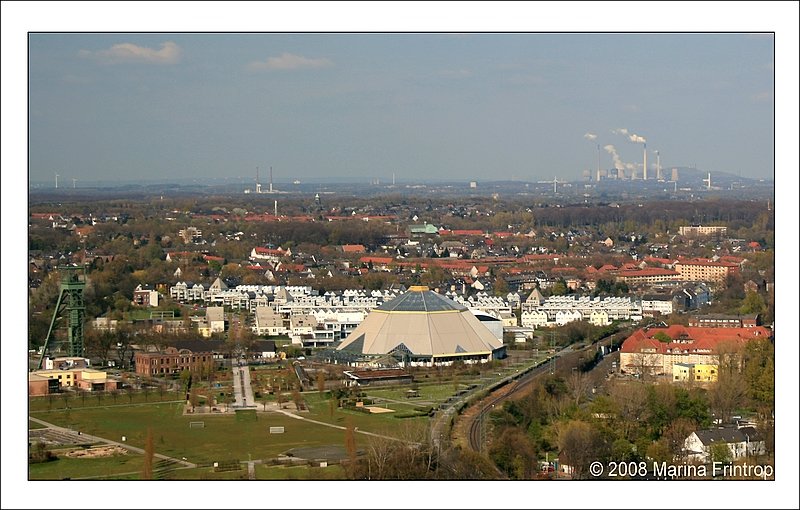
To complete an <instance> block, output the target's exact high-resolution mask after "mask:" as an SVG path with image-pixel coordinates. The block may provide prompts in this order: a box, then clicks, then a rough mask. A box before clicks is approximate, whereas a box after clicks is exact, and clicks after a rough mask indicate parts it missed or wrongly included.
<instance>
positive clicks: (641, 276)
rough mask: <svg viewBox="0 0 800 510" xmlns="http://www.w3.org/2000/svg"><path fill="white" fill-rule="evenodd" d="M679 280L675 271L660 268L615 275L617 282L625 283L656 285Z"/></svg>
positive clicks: (623, 272) (678, 275)
mask: <svg viewBox="0 0 800 510" xmlns="http://www.w3.org/2000/svg"><path fill="white" fill-rule="evenodd" d="M679 278H680V274H679V273H678V272H677V271H670V270H669V269H661V268H660V267H646V268H644V269H634V270H628V271H620V272H619V273H617V280H622V281H623V282H625V283H658V282H667V281H672V280H677V279H679Z"/></svg>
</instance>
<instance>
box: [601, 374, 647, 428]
mask: <svg viewBox="0 0 800 510" xmlns="http://www.w3.org/2000/svg"><path fill="white" fill-rule="evenodd" d="M609 397H610V398H611V401H612V402H613V404H614V407H615V408H616V409H617V411H618V421H619V423H620V424H621V426H622V432H623V435H624V436H625V438H627V439H628V440H629V441H630V440H632V439H634V438H633V431H634V430H635V429H636V428H637V427H639V426H640V424H641V421H642V418H643V417H644V413H645V410H646V409H647V390H646V388H645V386H644V385H642V384H641V383H638V382H622V381H617V382H615V383H614V384H612V385H611V387H610V388H609Z"/></svg>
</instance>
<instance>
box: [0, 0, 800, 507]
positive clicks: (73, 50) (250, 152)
mask: <svg viewBox="0 0 800 510" xmlns="http://www.w3.org/2000/svg"><path fill="white" fill-rule="evenodd" d="M1 7H2V16H0V23H2V30H0V37H2V44H0V50H2V60H1V61H0V63H1V64H2V75H1V76H2V88H1V89H0V92H1V93H2V108H0V115H1V116H2V151H0V158H2V172H0V178H2V189H1V190H0V191H2V204H1V205H2V216H1V217H2V250H3V251H2V253H3V255H2V256H3V261H4V264H3V265H2V266H1V267H0V268H1V269H2V281H3V287H2V288H3V290H2V306H1V307H0V310H2V317H3V320H2V321H0V325H1V326H2V335H1V336H2V338H3V356H2V364H3V365H2V366H3V370H2V374H0V375H1V376H2V382H3V384H2V392H3V401H4V404H6V405H5V409H6V410H7V411H8V410H9V409H10V410H11V412H10V413H4V426H3V427H2V434H3V449H2V456H3V462H2V477H0V480H2V482H1V483H2V485H3V490H2V491H0V494H2V498H3V507H7V506H9V504H11V505H12V506H14V507H19V508H35V507H37V506H39V507H40V506H41V498H31V497H30V494H32V493H34V492H42V491H43V490H44V491H46V490H60V489H63V487H61V486H60V484H59V483H58V482H37V483H35V484H31V483H30V482H28V481H27V480H26V470H25V467H24V458H25V457H24V455H25V441H24V439H22V440H21V439H20V438H24V437H25V436H26V434H27V432H26V431H27V427H26V425H25V424H26V423H27V419H26V417H25V416H24V414H23V413H22V412H19V413H14V410H15V409H18V410H21V409H24V408H25V395H24V390H22V391H21V389H22V388H24V386H21V385H20V380H22V379H23V378H24V377H25V375H26V370H25V364H24V361H23V362H20V360H24V359H25V350H24V345H25V343H26V342H25V340H24V339H22V338H21V334H24V332H23V331H22V328H20V327H19V319H20V317H24V316H25V315H26V310H25V305H24V300H22V299H20V297H19V296H20V295H21V294H20V293H21V292H24V290H23V289H25V288H26V285H27V282H26V271H25V270H23V269H22V268H23V267H26V264H27V250H26V249H25V245H24V242H22V239H24V237H25V234H26V232H25V229H26V225H27V215H26V210H27V206H26V205H27V204H26V200H27V193H26V192H27V190H28V187H27V186H28V185H29V184H30V183H43V184H42V185H45V186H47V185H50V183H53V184H54V180H55V174H59V179H60V183H59V186H60V187H64V186H71V185H72V184H73V181H72V179H76V181H74V182H75V184H76V186H78V187H80V186H81V185H90V184H92V183H97V182H99V181H103V182H106V183H114V182H129V181H131V180H150V179H166V180H179V179H189V178H197V179H201V180H202V179H211V178H222V179H233V180H235V181H238V180H239V179H247V178H254V174H255V168H256V167H260V169H261V179H262V182H264V180H265V177H264V176H265V175H267V172H268V168H269V167H270V166H272V167H273V169H274V176H275V180H276V182H281V181H285V180H289V179H292V180H293V179H301V180H314V179H316V180H324V179H326V178H330V177H341V178H345V177H349V178H351V179H356V180H363V181H369V180H372V179H375V178H380V179H383V180H386V179H390V178H391V174H392V173H395V174H396V176H397V178H398V180H401V181H402V180H403V179H407V180H419V179H460V180H476V179H477V180H481V179H485V180H490V179H491V180H494V179H511V178H514V179H519V180H538V179H552V178H553V177H554V176H558V178H559V179H577V178H579V177H580V176H581V174H582V172H583V171H584V170H591V169H594V168H595V167H596V164H597V152H598V151H597V145H598V144H599V145H600V146H601V151H600V154H601V166H602V167H603V168H611V167H613V165H614V160H613V156H612V154H611V152H610V151H608V150H606V149H605V146H607V145H613V146H614V151H615V152H616V153H617V156H618V157H619V159H620V162H621V164H624V165H627V164H639V165H641V162H642V149H643V146H642V144H641V143H640V141H639V140H640V138H639V137H641V138H644V139H646V141H647V148H648V151H650V155H649V156H648V162H649V163H650V164H651V165H652V163H653V160H654V158H653V156H654V155H655V153H654V152H653V151H656V150H658V151H659V153H660V155H661V161H662V166H664V167H665V168H667V167H673V166H696V167H697V168H698V169H702V170H708V171H711V172H717V171H722V172H730V173H734V174H740V175H742V176H743V177H753V178H765V179H772V178H774V179H775V181H776V201H775V211H776V245H777V249H776V267H777V271H778V272H779V273H780V276H779V282H778V285H777V287H776V289H777V290H776V291H777V292H778V294H779V299H777V300H776V301H777V305H776V306H777V311H776V331H777V332H779V340H778V341H777V342H776V344H777V345H778V350H779V351H780V353H781V356H779V357H778V358H777V360H776V364H777V366H776V372H777V373H779V374H781V376H780V377H781V381H782V382H783V383H788V384H779V385H778V386H777V389H776V399H777V401H778V402H779V406H778V409H779V414H780V416H779V420H778V430H777V435H778V441H780V445H781V451H782V452H789V453H787V454H786V455H780V456H778V458H777V468H776V472H777V476H778V480H777V481H776V482H767V483H765V484H764V485H763V486H762V485H761V484H759V486H758V487H759V489H765V490H758V491H752V490H747V489H748V488H751V487H749V486H748V487H743V488H744V489H745V490H731V487H733V485H729V484H725V486H724V487H723V486H720V485H718V484H713V485H711V486H709V485H707V484H702V485H703V486H702V487H701V488H702V490H703V493H704V494H705V495H706V497H707V498H709V497H710V500H713V501H715V502H716V503H717V504H721V505H726V504H727V505H728V506H732V507H749V508H761V507H765V506H774V507H776V508H777V507H781V505H787V506H784V507H785V508H791V507H793V506H794V507H796V505H797V490H796V486H795V484H794V480H796V479H797V476H798V471H797V470H798V463H797V460H798V459H797V437H798V434H797V424H798V419H797V418H798V416H797V401H798V397H797V386H798V385H797V370H796V366H795V365H796V363H795V362H793V360H796V359H797V342H796V341H793V339H794V340H796V339H797V337H798V334H799V333H798V325H797V321H796V316H797V315H796V310H797V296H796V295H795V294H796V293H792V287H793V286H792V285H791V282H797V281H798V266H800V264H798V236H797V221H798V211H797V198H796V196H797V195H796V193H797V189H798V182H797V181H798V157H797V151H798V148H797V147H798V146H797V140H798V139H800V136H798V111H799V109H798V96H800V94H798V71H797V67H798V61H800V58H798V47H799V46H800V45H799V44H798V26H797V25H798V18H799V16H798V3H797V2H726V3H719V2H460V3H458V4H455V3H451V2H422V3H418V2H402V3H397V2H369V3H367V2H363V3H362V2H352V3H351V2H225V3H221V2H193V3H183V2H147V3H145V2H57V3H48V2H2V4H1ZM189 32H198V33H196V34H195V33H192V34H190V33H189ZM220 32H226V33H220ZM245 32H252V33H247V34H244V33H245ZM256 32H257V33H256ZM344 32H346V33H344ZM356 32H358V33H360V34H358V35H353V33H356ZM398 32H399V33H398ZM565 32H566V33H565ZM598 32H603V33H604V34H597V33H598ZM634 32H639V33H638V34H637V35H632V33H634ZM734 32H735V33H734ZM756 32H774V34H775V35H774V37H771V36H766V35H763V34H761V35H754V33H756ZM390 33H392V34H390ZM555 33H558V35H556V34H555ZM591 33H594V34H597V35H588V34H591ZM746 33H747V34H750V35H747V34H746ZM625 34H627V35H625ZM623 130H626V131H627V134H626V133H625V132H624V131H623ZM593 136H596V138H593ZM631 137H633V140H631ZM26 177H27V179H26ZM782 282H787V283H786V284H784V283H782ZM784 339H785V340H787V341H786V342H783V341H782V340H784ZM12 348H13V349H12ZM13 404H17V405H13ZM6 415H9V419H6ZM88 483H89V484H90V485H88V486H87V487H88V488H90V489H91V491H92V494H94V495H95V496H97V497H95V498H90V499H86V498H84V499H83V500H81V505H84V506H85V507H86V508H101V507H102V506H103V505H107V504H108V501H110V500H111V498H113V500H114V501H115V505H117V506H119V508H133V507H135V506H137V505H138V506H141V505H143V504H145V503H142V500H141V499H137V498H127V499H126V498H122V499H120V498H119V497H118V496H119V494H122V491H124V490H127V489H129V488H130V487H127V486H126V487H121V486H120V484H117V483H114V482H105V483H97V484H95V483H92V482H88ZM141 483H142V485H139V484H137V485H136V487H134V489H140V488H144V489H145V490H151V491H155V492H154V494H157V495H158V497H156V498H154V499H153V501H160V502H161V503H159V504H161V505H163V502H164V501H166V500H169V504H170V506H173V507H175V508H201V507H204V506H208V505H213V506H215V507H219V508H224V507H227V506H231V505H233V506H241V501H245V500H247V502H248V503H253V504H254V505H261V506H263V505H264V502H265V501H269V502H270V503H269V504H273V505H274V503H276V502H277V506H278V507H280V506H282V505H281V504H280V503H286V505H287V506H289V505H295V506H296V500H295V499H293V496H294V495H296V494H298V493H302V501H303V503H302V504H303V506H315V505H318V506H320V507H326V508H360V507H361V508H369V507H372V506H374V505H375V500H374V499H373V498H358V497H353V495H354V494H359V493H366V491H367V490H368V491H369V493H370V494H376V493H377V494H383V495H387V494H388V495H389V496H388V497H384V498H383V499H381V500H380V501H381V505H383V506H385V507H387V508H403V507H406V508H408V507H413V506H420V507H425V506H430V505H431V504H434V505H436V506H439V507H442V508H447V507H450V506H451V505H453V504H454V503H457V504H458V506H459V507H460V508H488V507H490V506H497V501H498V499H497V498H498V494H500V493H501V492H502V500H501V501H502V506H504V507H509V508H512V507H514V508H525V507H531V506H536V505H538V506H549V505H553V506H555V505H559V506H564V501H567V506H570V505H578V506H593V507H597V508H604V507H605V508H612V507H613V508H617V507H620V505H622V506H621V507H625V506H626V505H630V507H637V506H640V505H642V504H644V505H649V504H651V502H652V504H653V505H655V506H658V505H660V504H663V505H670V501H669V498H666V499H663V503H661V501H662V500H659V501H654V500H653V499H652V497H650V495H651V492H652V489H654V488H655V489H656V490H658V489H661V490H662V491H663V486H662V487H653V484H650V483H641V484H634V485H635V486H628V485H626V486H625V490H626V492H628V493H631V497H629V498H624V499H623V500H621V499H619V498H613V497H612V498H598V497H597V495H596V494H597V491H596V490H591V491H584V490H580V489H581V488H583V487H581V486H580V485H576V486H575V487H576V488H578V490H576V491H571V492H570V494H568V496H567V498H566V499H565V498H564V494H565V493H564V491H563V490H558V491H555V490H553V488H552V487H550V486H547V487H542V486H541V484H538V485H535V486H532V485H531V484H530V483H524V482H523V483H515V484H510V485H509V484H503V485H502V486H500V485H497V486H496V487H495V486H494V485H489V486H486V487H483V488H481V490H475V485H474V484H470V483H469V482H461V483H459V482H454V483H452V484H447V485H446V487H442V486H441V485H432V484H414V483H413V482H410V483H411V485H412V487H411V489H412V490H411V491H409V490H408V488H409V484H408V483H402V484H401V483H388V484H386V483H384V484H381V483H379V482H370V483H369V485H364V484H361V483H357V482H349V483H348V485H347V486H346V487H345V489H346V490H345V491H336V490H334V489H333V488H332V487H331V486H330V485H325V484H322V483H319V484H313V483H308V484H306V483H303V484H302V485H301V483H300V482H295V483H284V482H275V483H274V484H271V485H270V487H271V489H270V490H269V491H266V492H265V491H260V490H256V491H248V494H249V495H245V494H242V491H236V490H235V489H237V488H238V489H241V486H239V487H232V486H230V485H227V484H226V483H224V482H221V483H220V487H219V488H221V489H223V490H216V491H208V490H207V489H205V488H204V487H203V486H202V485H199V484H200V483H201V482H198V483H197V484H193V483H192V482H185V483H182V485H181V486H180V487H181V489H186V488H189V489H190V490H188V491H186V490H181V491H171V490H170V489H172V488H174V487H175V486H174V485H172V484H156V486H155V487H153V486H152V485H151V484H148V483H146V482H141ZM560 487H561V486H559V488H560ZM570 487H572V486H570ZM618 487H620V486H617V485H610V486H604V484H603V483H600V484H594V485H592V488H593V489H594V488H600V489H601V490H603V489H609V488H611V489H614V488H618ZM193 488H194V489H198V490H194V491H193V490H191V489H193ZM298 488H299V489H300V491H298ZM442 488H444V489H445V490H441V489H442ZM697 488H698V485H697V484H696V483H694V484H689V485H686V484H683V483H681V482H677V483H674V484H670V486H669V489H670V490H672V492H675V493H680V489H686V490H688V491H694V490H696V489H697ZM224 489H232V490H224ZM320 489H321V490H320ZM398 489H399V490H398ZM485 489H488V490H485ZM495 489H497V490H495ZM675 489H677V492H676V490H675ZM788 491H791V492H788ZM603 492H604V493H606V494H608V493H609V492H608V491H603ZM784 492H786V495H791V496H792V498H794V499H792V498H784V499H778V498H779V497H782V496H779V495H782V494H783V493H784ZM235 493H237V494H236V496H235V497H234V496H232V494H235ZM178 494H179V496H180V498H178V497H177V495H178ZM334 494H337V495H336V496H334ZM397 494H413V495H414V496H418V498H417V500H410V499H409V498H406V497H395V496H396V495H397ZM765 494H768V495H771V496H769V497H770V498H771V499H769V500H766V499H765ZM104 496H107V497H104ZM239 497H243V498H245V499H244V500H243V499H239ZM231 498H234V499H231ZM236 501H239V503H236ZM534 501H535V502H534ZM624 501H629V502H630V503H625V502H624ZM643 501H645V502H647V503H642V502H643ZM784 501H785V503H784ZM542 504H543V505H542ZM98 505H100V506H98Z"/></svg>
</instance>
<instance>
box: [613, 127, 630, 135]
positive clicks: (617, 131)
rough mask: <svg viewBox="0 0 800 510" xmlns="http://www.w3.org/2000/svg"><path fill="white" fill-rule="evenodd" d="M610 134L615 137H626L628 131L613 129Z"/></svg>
mask: <svg viewBox="0 0 800 510" xmlns="http://www.w3.org/2000/svg"><path fill="white" fill-rule="evenodd" d="M611 132H612V133H614V134H615V135H627V134H628V130H627V129H625V128H619V129H614V130H612V131H611Z"/></svg>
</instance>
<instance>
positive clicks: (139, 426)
mask: <svg viewBox="0 0 800 510" xmlns="http://www.w3.org/2000/svg"><path fill="white" fill-rule="evenodd" d="M515 369H516V368H514V367H511V368H497V370H494V371H493V372H492V373H489V372H487V371H484V376H485V377H487V376H489V375H491V376H492V377H494V378H497V379H499V378H500V377H501V375H498V374H496V373H494V372H498V373H500V374H502V375H507V374H509V373H513V372H514V370H515ZM256 372H257V376H266V377H269V375H277V374H279V373H281V372H280V371H274V370H269V371H268V370H263V371H262V370H258V371H256ZM481 382H483V383H485V382H486V379H484V380H483V381H481V379H480V378H479V377H477V376H476V377H465V376H461V377H457V378H451V379H449V380H441V379H438V378H437V377H436V376H431V377H429V378H426V379H421V380H419V382H418V384H416V385H415V388H416V389H417V390H418V392H419V395H420V396H419V397H416V398H411V399H409V398H406V391H407V390H408V388H409V387H408V386H402V387H388V388H386V387H385V388H380V387H376V388H366V389H362V391H363V392H365V393H366V395H367V397H366V398H376V399H379V400H380V399H388V400H380V403H379V404H378V405H379V406H381V407H388V408H390V409H393V410H395V411H396V412H395V413H385V414H383V413H382V414H369V413H366V412H360V411H356V410H351V409H341V408H338V407H335V406H331V399H330V395H329V394H328V393H322V394H320V393H317V392H308V393H304V394H303V399H304V400H305V403H306V405H307V408H308V410H307V411H303V412H300V413H296V414H297V416H300V417H303V418H306V420H299V419H296V418H293V417H291V416H287V415H285V414H282V413H276V412H247V413H244V414H242V413H237V414H233V413H231V414H210V415H206V414H192V415H184V414H183V408H184V401H183V397H184V395H183V394H182V393H181V394H177V393H164V394H163V395H161V394H159V392H158V391H152V392H151V393H150V394H149V395H144V394H143V393H142V392H135V393H130V394H129V393H126V392H122V393H120V394H118V395H117V398H116V402H115V401H114V399H113V398H112V397H111V396H110V395H104V396H101V397H100V398H98V397H97V396H96V395H89V396H87V397H86V398H85V399H83V398H81V397H79V396H74V395H73V396H70V397H67V399H64V398H63V397H62V396H55V397H53V398H48V397H36V398H31V399H29V410H30V413H31V415H32V416H35V417H38V418H40V419H43V420H45V421H48V422H51V423H54V424H56V425H59V426H62V427H67V428H71V429H73V430H80V431H83V432H84V433H86V434H91V435H95V436H99V437H102V438H106V439H109V440H113V441H121V438H122V436H125V437H126V442H127V443H128V444H130V445H132V446H135V447H138V448H144V443H145V437H146V434H147V430H148V428H150V429H152V432H153V438H154V448H155V451H156V453H159V454H163V455H166V456H169V457H174V458H178V459H180V458H182V457H185V458H186V459H187V460H188V461H189V462H194V463H211V462H225V461H234V460H237V461H247V460H258V459H263V460H269V459H273V458H276V457H278V456H279V455H281V454H283V453H285V452H286V451H287V450H290V449H292V448H296V447H311V446H314V447H317V446H328V445H337V446H344V442H345V435H346V432H345V430H343V428H344V427H347V426H353V427H357V428H358V430H359V432H373V433H377V434H382V435H388V436H393V437H405V436H406V434H407V433H408V431H409V430H411V429H412V428H416V429H424V427H426V426H427V425H428V424H429V423H430V418H428V417H427V416H415V417H408V418H400V416H403V415H409V414H411V411H413V410H415V409H419V408H420V407H428V406H430V405H432V404H433V405H435V404H439V403H442V402H444V401H445V400H446V399H448V398H449V397H450V396H452V395H453V394H454V393H456V391H457V389H456V388H457V386H456V385H458V389H462V388H464V387H465V386H466V385H468V384H471V383H481ZM213 391H215V392H216V394H218V392H219V391H223V389H214V390H213ZM203 393H206V392H205V391H203ZM162 400H163V401H162ZM391 401H396V402H391ZM67 406H69V409H67V408H66V407H67ZM287 406H288V407H291V408H292V409H293V408H294V406H293V405H292V404H287ZM260 408H261V407H260ZM262 409H263V408H262ZM310 420H314V421H317V422H321V423H315V422H314V421H310ZM192 421H203V422H204V425H205V426H204V427H203V428H189V422H192ZM331 425H332V426H331ZM276 426H279V427H284V433H283V434H270V432H269V430H270V427H276ZM30 427H31V428H38V427H39V426H38V425H37V424H34V423H32V422H31V423H30ZM355 440H356V448H358V449H363V448H365V447H366V446H367V445H368V444H369V443H368V441H369V438H368V436H365V435H363V434H358V433H357V434H355ZM142 465H143V459H142V457H141V456H140V455H135V454H129V455H127V456H117V457H110V458H100V459H68V458H59V460H56V461H53V462H49V463H44V464H34V465H31V466H30V469H29V476H30V478H31V479H38V480H60V479H63V478H67V477H68V478H72V479H75V478H81V477H105V478H108V479H115V480H119V479H134V480H138V479H140V473H141V470H142ZM160 477H161V478H168V479H176V480H183V479H186V480H206V479H208V480H217V479H219V480H236V479H240V478H242V477H244V478H246V477H247V470H246V469H243V470H240V471H232V472H220V473H217V472H214V471H213V469H210V468H197V469H178V470H173V471H169V472H165V473H161V474H160ZM341 477H342V472H341V467H338V466H331V467H328V468H310V467H307V466H297V467H281V466H273V465H271V464H270V465H267V464H264V465H260V464H257V465H256V478H257V479H272V480H289V479H308V480H315V479H320V480H324V479H338V478H341Z"/></svg>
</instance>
